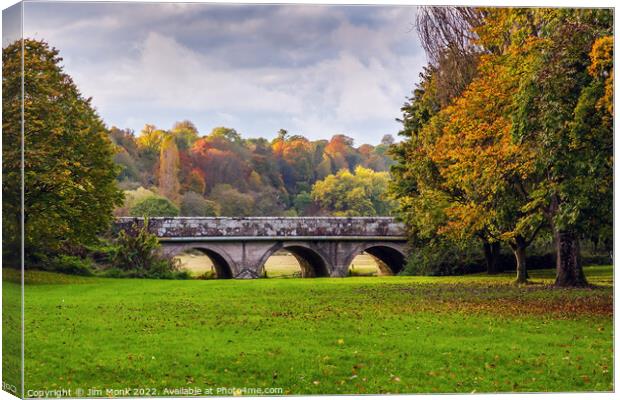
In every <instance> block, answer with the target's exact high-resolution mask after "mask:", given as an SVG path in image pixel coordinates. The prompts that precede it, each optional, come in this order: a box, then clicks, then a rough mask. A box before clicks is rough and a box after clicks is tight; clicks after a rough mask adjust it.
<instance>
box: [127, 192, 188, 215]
mask: <svg viewBox="0 0 620 400" xmlns="http://www.w3.org/2000/svg"><path fill="white" fill-rule="evenodd" d="M130 214H131V216H132V217H176V216H178V215H179V209H178V208H177V206H175V205H174V204H173V203H172V202H171V201H170V200H168V199H167V198H165V197H161V196H152V197H147V198H145V199H143V200H140V201H138V202H137V203H136V204H135V205H134V206H133V207H131V210H130Z"/></svg>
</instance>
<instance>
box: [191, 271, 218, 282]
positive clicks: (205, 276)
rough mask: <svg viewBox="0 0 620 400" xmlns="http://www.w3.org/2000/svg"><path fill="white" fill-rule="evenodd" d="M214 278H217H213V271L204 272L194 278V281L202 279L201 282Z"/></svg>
mask: <svg viewBox="0 0 620 400" xmlns="http://www.w3.org/2000/svg"><path fill="white" fill-rule="evenodd" d="M215 278H217V276H215V272H214V271H205V272H203V273H202V274H200V275H198V276H197V277H196V279H203V280H208V279H215Z"/></svg>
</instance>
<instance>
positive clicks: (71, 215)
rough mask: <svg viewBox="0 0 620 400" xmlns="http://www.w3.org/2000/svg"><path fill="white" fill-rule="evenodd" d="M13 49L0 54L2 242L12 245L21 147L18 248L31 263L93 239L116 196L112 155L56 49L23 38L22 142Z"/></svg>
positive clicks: (17, 46) (18, 69) (17, 48)
mask: <svg viewBox="0 0 620 400" xmlns="http://www.w3.org/2000/svg"><path fill="white" fill-rule="evenodd" d="M21 49H22V41H21V40H20V41H17V42H15V43H12V44H10V45H8V46H6V47H5V48H4V49H3V51H2V61H3V74H2V90H3V110H4V111H3V113H4V115H3V142H4V144H5V147H4V148H3V158H4V159H3V169H4V171H5V173H4V177H3V178H4V180H3V193H4V195H5V196H6V197H5V199H4V201H3V211H4V215H5V218H6V220H5V221H6V223H5V224H6V225H7V228H8V230H5V231H4V232H5V234H6V236H5V238H4V240H6V241H9V242H11V241H15V240H18V237H16V227H17V226H19V219H20V214H21V209H20V201H19V197H20V195H19V193H20V191H21V177H20V174H19V171H20V167H21V159H20V156H21V155H20V153H19V146H20V144H23V148H24V165H23V167H24V187H25V192H24V199H23V200H24V214H25V215H24V218H25V226H24V229H25V232H24V241H25V248H26V256H27V257H32V256H34V255H36V254H38V253H42V254H47V253H50V252H51V253H53V252H58V251H61V250H62V249H66V248H71V247H75V246H80V245H83V244H87V243H90V242H93V241H94V240H96V238H97V235H98V234H99V233H101V232H102V231H104V230H106V229H107V228H108V226H109V224H110V223H111V221H112V210H113V209H114V207H116V206H118V205H120V203H121V201H122V192H120V191H119V189H118V188H117V184H116V177H117V175H118V173H119V168H117V167H116V166H115V164H114V161H113V157H114V148H113V146H112V143H111V141H110V137H109V134H108V131H107V130H106V128H105V126H104V124H103V122H102V121H101V119H100V118H99V116H98V115H97V113H96V112H95V110H94V108H93V107H92V105H91V103H90V99H88V98H85V97H84V96H82V94H81V93H80V91H79V90H78V88H77V87H76V85H75V84H74V83H73V80H72V79H71V77H70V76H68V75H67V74H66V73H65V72H64V71H63V68H62V67H61V65H60V64H61V61H62V58H61V57H60V56H59V52H58V50H56V49H54V48H51V47H50V46H49V45H48V44H47V43H46V42H44V41H37V40H31V39H25V40H24V41H23V49H24V53H23V62H24V65H23V72H24V81H23V83H24V96H25V99H27V101H25V102H24V104H23V113H24V114H23V118H24V120H25V121H27V123H26V124H24V127H23V130H24V131H23V135H24V141H23V143H22V141H21V117H22V116H21V113H20V107H21V105H22V104H21V82H22V75H21V74H22V64H21V63H22V54H21ZM8 146H14V147H13V148H11V149H9V147H8Z"/></svg>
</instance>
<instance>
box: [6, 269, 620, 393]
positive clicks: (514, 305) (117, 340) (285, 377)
mask: <svg viewBox="0 0 620 400" xmlns="http://www.w3.org/2000/svg"><path fill="white" fill-rule="evenodd" d="M586 274H587V276H588V277H589V279H590V281H591V282H592V283H595V284H596V285H597V286H596V287H595V288H590V289H576V290H558V289H551V288H549V287H547V286H546V284H549V283H551V282H552V278H553V271H533V272H532V275H533V281H534V283H535V284H532V285H529V286H527V287H522V288H517V287H514V286H512V285H511V284H510V282H511V281H512V280H513V279H514V277H513V276H512V275H500V276H493V277H488V276H484V275H477V276H466V277H446V278H441V277H352V278H322V279H273V280H269V279H260V280H248V281H241V280H228V281H157V280H131V279H126V280H122V279H103V278H77V277H67V276H60V275H55V274H50V273H43V272H30V273H28V276H27V278H26V280H27V282H28V284H27V286H26V301H27V303H26V389H27V390H28V389H31V390H32V389H45V388H47V389H54V388H73V389H76V388H86V389H87V388H117V389H120V388H125V387H130V388H154V389H155V390H156V391H157V392H156V393H155V394H159V395H161V394H163V390H164V389H165V388H182V387H201V388H207V387H236V388H242V387H249V388H265V387H277V388H282V389H283V393H288V394H308V393H420V392H472V391H474V390H475V391H477V392H495V391H574V390H588V391H590V390H603V391H608V390H612V389H613V387H612V377H613V353H612V351H613V349H612V346H613V343H612V327H613V326H612V286H611V285H612V269H611V267H589V268H587V269H586ZM5 290H11V291H18V290H19V287H18V286H17V285H14V284H5ZM150 394H153V393H152V392H150Z"/></svg>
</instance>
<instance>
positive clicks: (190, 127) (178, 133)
mask: <svg viewBox="0 0 620 400" xmlns="http://www.w3.org/2000/svg"><path fill="white" fill-rule="evenodd" d="M170 133H171V134H172V136H173V137H174V140H176V143H177V146H178V148H179V149H180V150H187V149H189V148H191V147H192V145H193V144H194V142H195V141H196V140H198V129H196V125H194V123H193V122H191V121H188V120H185V121H181V122H175V124H174V126H173V127H172V129H171V130H170Z"/></svg>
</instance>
